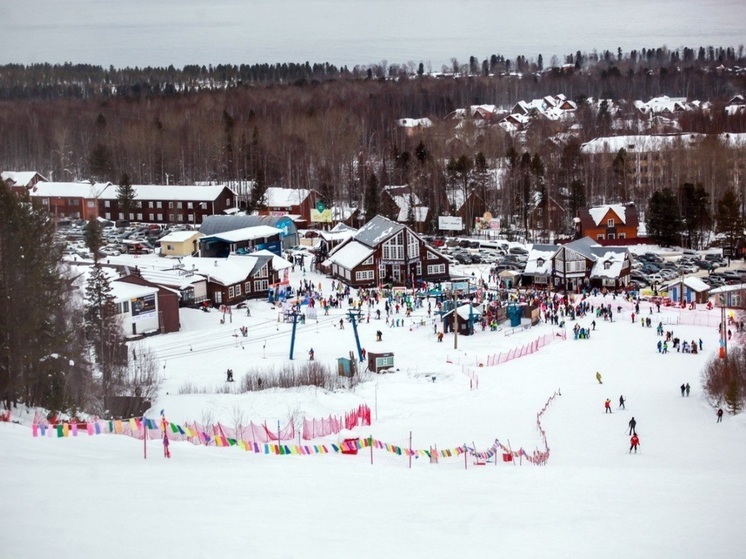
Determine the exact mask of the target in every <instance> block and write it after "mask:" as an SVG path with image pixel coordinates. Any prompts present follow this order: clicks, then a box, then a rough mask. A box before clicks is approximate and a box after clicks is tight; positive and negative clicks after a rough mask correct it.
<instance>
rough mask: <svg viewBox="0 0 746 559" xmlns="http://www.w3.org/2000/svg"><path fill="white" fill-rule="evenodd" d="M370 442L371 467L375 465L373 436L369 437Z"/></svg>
mask: <svg viewBox="0 0 746 559" xmlns="http://www.w3.org/2000/svg"><path fill="white" fill-rule="evenodd" d="M368 442H369V443H370V465H371V466H372V465H373V435H371V436H370V437H368Z"/></svg>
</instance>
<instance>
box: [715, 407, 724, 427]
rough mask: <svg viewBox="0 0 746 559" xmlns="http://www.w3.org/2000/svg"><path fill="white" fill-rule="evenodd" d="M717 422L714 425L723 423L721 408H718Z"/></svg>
mask: <svg viewBox="0 0 746 559" xmlns="http://www.w3.org/2000/svg"><path fill="white" fill-rule="evenodd" d="M717 416H718V420H717V421H716V422H715V423H722V422H723V408H718V413H717Z"/></svg>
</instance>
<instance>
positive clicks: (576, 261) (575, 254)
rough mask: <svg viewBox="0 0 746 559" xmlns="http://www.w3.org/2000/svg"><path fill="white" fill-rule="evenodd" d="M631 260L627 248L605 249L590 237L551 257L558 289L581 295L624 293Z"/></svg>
mask: <svg viewBox="0 0 746 559" xmlns="http://www.w3.org/2000/svg"><path fill="white" fill-rule="evenodd" d="M631 270H632V259H631V257H630V254H629V250H627V248H625V247H604V246H601V245H600V244H598V243H597V242H596V241H594V240H593V239H591V238H590V237H583V238H582V239H577V240H575V241H572V242H571V243H567V244H565V245H561V246H560V247H559V249H558V250H557V252H555V253H554V255H553V256H552V283H553V286H554V288H555V289H558V290H559V289H564V290H566V291H572V292H574V293H580V292H581V291H582V290H584V289H590V288H594V287H596V288H605V289H624V288H626V286H627V284H628V283H629V274H630V272H631Z"/></svg>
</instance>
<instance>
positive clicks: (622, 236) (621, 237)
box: [619, 233, 627, 239]
mask: <svg viewBox="0 0 746 559" xmlns="http://www.w3.org/2000/svg"><path fill="white" fill-rule="evenodd" d="M619 238H620V239H626V238H627V234H626V233H619Z"/></svg>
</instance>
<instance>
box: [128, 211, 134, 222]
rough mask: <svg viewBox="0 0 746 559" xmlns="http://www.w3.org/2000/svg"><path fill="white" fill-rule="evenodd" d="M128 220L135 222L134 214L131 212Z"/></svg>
mask: <svg viewBox="0 0 746 559" xmlns="http://www.w3.org/2000/svg"><path fill="white" fill-rule="evenodd" d="M129 220H130V221H135V214H134V213H133V212H130V217H129Z"/></svg>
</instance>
